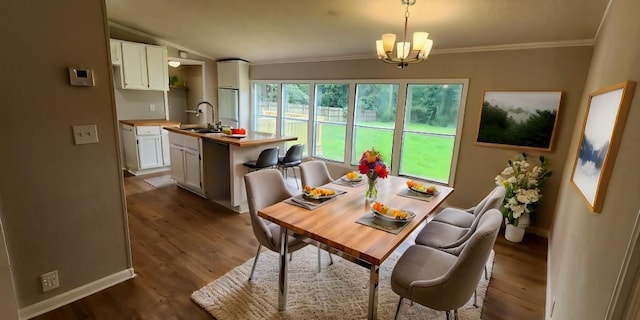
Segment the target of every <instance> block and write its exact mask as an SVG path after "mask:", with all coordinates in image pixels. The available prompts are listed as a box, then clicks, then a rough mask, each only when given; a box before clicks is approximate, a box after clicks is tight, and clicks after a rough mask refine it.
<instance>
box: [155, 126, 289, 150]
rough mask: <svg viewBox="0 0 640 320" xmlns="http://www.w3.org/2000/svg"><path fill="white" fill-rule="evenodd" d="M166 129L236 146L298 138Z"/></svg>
mask: <svg viewBox="0 0 640 320" xmlns="http://www.w3.org/2000/svg"><path fill="white" fill-rule="evenodd" d="M165 129H167V130H168V131H171V132H175V133H179V134H184V135H188V136H192V137H198V138H202V140H203V141H212V142H218V143H224V144H229V145H234V146H238V147H251V146H259V145H262V144H267V143H272V142H284V141H293V140H298V137H293V136H281V135H274V134H270V133H263V132H249V133H248V134H247V136H246V137H244V138H233V137H229V136H227V135H226V134H224V133H197V132H193V131H187V130H181V129H179V128H172V127H168V128H165Z"/></svg>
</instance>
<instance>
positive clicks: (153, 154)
mask: <svg viewBox="0 0 640 320" xmlns="http://www.w3.org/2000/svg"><path fill="white" fill-rule="evenodd" d="M120 131H121V134H122V142H123V145H124V155H125V166H126V168H127V171H129V172H130V173H131V174H133V175H138V174H142V173H150V172H156V171H162V170H167V169H168V166H169V165H170V159H169V157H168V155H165V154H168V153H169V149H168V148H166V147H163V141H162V139H163V136H162V131H164V130H162V128H161V127H160V126H130V125H124V124H123V125H121V130H120Z"/></svg>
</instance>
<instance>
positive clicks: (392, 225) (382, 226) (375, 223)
mask: <svg viewBox="0 0 640 320" xmlns="http://www.w3.org/2000/svg"><path fill="white" fill-rule="evenodd" d="M356 222H357V223H359V224H363V225H365V226H369V227H372V228H376V229H379V230H382V231H386V232H389V233H393V234H398V233H400V231H402V229H404V227H405V226H406V225H407V224H409V221H399V222H394V221H386V220H382V219H380V218H377V217H376V216H374V215H373V212H368V213H366V214H365V215H364V216H362V217H360V218H358V220H356Z"/></svg>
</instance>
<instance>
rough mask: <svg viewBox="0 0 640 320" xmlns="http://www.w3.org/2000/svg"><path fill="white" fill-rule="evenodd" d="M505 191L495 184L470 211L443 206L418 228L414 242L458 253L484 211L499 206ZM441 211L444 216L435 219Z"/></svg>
mask: <svg viewBox="0 0 640 320" xmlns="http://www.w3.org/2000/svg"><path fill="white" fill-rule="evenodd" d="M505 192H506V190H505V188H504V187H503V186H496V187H495V188H494V189H493V190H492V191H491V192H490V193H489V194H488V195H487V196H486V197H485V198H484V199H482V201H480V203H478V205H477V206H475V207H474V208H473V210H471V213H469V212H468V211H463V210H459V209H455V208H445V209H444V210H442V212H440V213H439V214H438V215H437V216H436V218H434V219H433V220H431V222H429V223H427V224H426V225H425V226H424V227H423V228H422V230H420V232H419V233H418V235H417V236H416V240H415V241H416V244H419V245H423V246H429V247H433V248H436V249H441V250H444V251H447V252H449V253H453V254H456V255H458V254H459V253H460V251H461V250H462V248H461V246H462V245H463V244H464V243H465V242H466V241H467V240H468V239H469V238H470V237H471V235H472V234H473V232H474V231H475V230H476V228H477V226H478V223H479V222H480V219H482V216H483V215H484V214H485V212H487V211H489V210H490V209H499V208H500V206H501V205H502V200H503V199H504V195H505ZM469 210H470V209H469ZM443 213H444V214H445V216H444V217H442V218H441V219H437V218H438V217H440V215H442V214H443ZM469 220H470V221H469ZM468 221H469V222H468ZM454 222H457V223H458V224H455V223H454Z"/></svg>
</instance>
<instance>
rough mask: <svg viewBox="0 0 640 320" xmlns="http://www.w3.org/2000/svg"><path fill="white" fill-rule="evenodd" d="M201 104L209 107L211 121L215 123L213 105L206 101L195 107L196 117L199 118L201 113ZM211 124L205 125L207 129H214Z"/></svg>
mask: <svg viewBox="0 0 640 320" xmlns="http://www.w3.org/2000/svg"><path fill="white" fill-rule="evenodd" d="M201 104H204V105H207V106H209V107H211V121H213V123H215V119H216V114H215V111H214V107H213V104H211V103H210V102H208V101H200V102H198V104H197V105H196V117H199V116H200V114H201V113H202V110H200V105H201ZM213 123H207V127H209V128H211V129H213V128H214V124H213ZM215 129H217V128H215Z"/></svg>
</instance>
